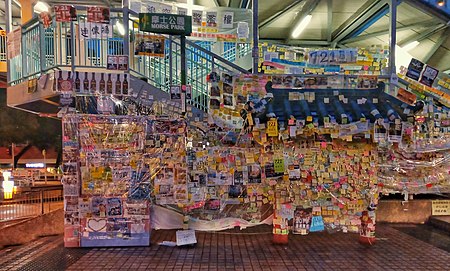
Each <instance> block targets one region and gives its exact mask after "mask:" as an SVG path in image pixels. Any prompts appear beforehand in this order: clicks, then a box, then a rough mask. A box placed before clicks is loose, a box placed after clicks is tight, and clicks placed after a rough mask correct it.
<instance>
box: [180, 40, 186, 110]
mask: <svg viewBox="0 0 450 271" xmlns="http://www.w3.org/2000/svg"><path fill="white" fill-rule="evenodd" d="M180 47H181V55H180V56H181V63H180V65H181V87H182V88H184V87H185V86H186V36H185V35H181V36H180ZM181 100H182V101H181V114H182V115H183V117H184V116H185V115H186V91H185V90H184V89H183V90H182V91H181Z"/></svg>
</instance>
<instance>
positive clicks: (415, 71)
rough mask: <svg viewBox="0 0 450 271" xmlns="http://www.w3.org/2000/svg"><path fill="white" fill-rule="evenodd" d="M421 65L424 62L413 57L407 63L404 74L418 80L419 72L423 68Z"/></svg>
mask: <svg viewBox="0 0 450 271" xmlns="http://www.w3.org/2000/svg"><path fill="white" fill-rule="evenodd" d="M423 66H424V64H423V63H422V62H420V61H419V60H417V59H415V58H413V59H411V62H410V63H409V65H408V71H407V72H406V76H407V77H409V78H411V79H414V80H416V81H419V78H420V73H421V72H422V70H423Z"/></svg>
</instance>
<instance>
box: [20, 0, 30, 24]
mask: <svg viewBox="0 0 450 271" xmlns="http://www.w3.org/2000/svg"><path fill="white" fill-rule="evenodd" d="M19 3H20V5H21V6H22V8H21V9H20V10H21V12H22V24H25V23H26V22H28V21H29V20H31V19H33V0H19Z"/></svg>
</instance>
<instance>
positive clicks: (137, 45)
mask: <svg viewBox="0 0 450 271" xmlns="http://www.w3.org/2000/svg"><path fill="white" fill-rule="evenodd" d="M164 45H165V38H164V36H156V35H142V34H136V38H135V41H134V55H137V56H156V57H164Z"/></svg>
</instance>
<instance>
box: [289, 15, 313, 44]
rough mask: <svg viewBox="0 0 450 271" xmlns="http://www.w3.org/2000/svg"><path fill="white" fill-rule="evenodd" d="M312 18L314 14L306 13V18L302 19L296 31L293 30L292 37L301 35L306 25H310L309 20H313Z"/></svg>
mask: <svg viewBox="0 0 450 271" xmlns="http://www.w3.org/2000/svg"><path fill="white" fill-rule="evenodd" d="M311 19H312V15H311V14H309V15H306V17H305V18H303V20H301V21H300V22H299V23H298V24H297V26H296V27H295V29H294V31H292V37H293V38H297V37H298V36H300V34H301V33H302V32H303V30H305V28H306V26H308V24H309V22H311Z"/></svg>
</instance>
